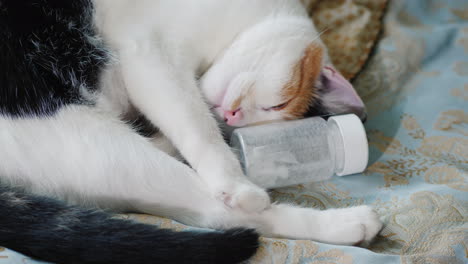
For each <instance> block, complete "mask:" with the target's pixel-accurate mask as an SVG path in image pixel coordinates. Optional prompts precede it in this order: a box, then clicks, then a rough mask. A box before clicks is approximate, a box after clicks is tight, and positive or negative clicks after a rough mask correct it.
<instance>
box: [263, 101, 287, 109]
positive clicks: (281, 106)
mask: <svg viewBox="0 0 468 264" xmlns="http://www.w3.org/2000/svg"><path fill="white" fill-rule="evenodd" d="M288 103H289V101H288V102H286V103H282V104H279V105H275V106H272V107H268V108H263V110H264V111H280V110H283V109H284V108H285V107H286V106H288Z"/></svg>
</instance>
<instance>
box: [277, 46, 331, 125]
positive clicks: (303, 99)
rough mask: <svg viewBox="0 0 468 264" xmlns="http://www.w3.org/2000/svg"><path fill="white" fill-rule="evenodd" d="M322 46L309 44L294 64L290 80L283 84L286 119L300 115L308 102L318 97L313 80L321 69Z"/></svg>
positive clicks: (304, 111) (306, 108)
mask: <svg viewBox="0 0 468 264" xmlns="http://www.w3.org/2000/svg"><path fill="white" fill-rule="evenodd" d="M323 52H324V51H323V48H322V47H321V46H320V45H319V44H316V43H312V44H310V45H309V46H308V47H307V48H306V50H305V53H304V56H303V57H302V59H301V60H300V61H299V62H298V63H297V64H296V66H294V70H293V73H292V78H291V80H290V81H289V82H288V83H287V84H286V85H285V86H284V88H283V93H282V97H283V99H284V101H289V103H288V105H287V106H286V107H285V108H284V110H285V112H286V115H287V116H286V118H287V119H296V118H300V117H302V116H303V115H304V114H305V113H306V112H307V110H308V109H309V106H310V104H311V103H312V102H313V101H314V99H315V98H317V97H318V94H317V91H316V88H315V82H316V81H317V79H318V77H319V75H320V72H321V70H322V62H323Z"/></svg>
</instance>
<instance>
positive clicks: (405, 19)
mask: <svg viewBox="0 0 468 264" xmlns="http://www.w3.org/2000/svg"><path fill="white" fill-rule="evenodd" d="M304 2H306V3H307V4H308V5H309V7H310V10H311V12H315V11H317V10H319V11H320V10H322V11H324V10H325V11H327V13H323V18H324V20H323V21H325V19H331V18H333V17H335V18H336V19H342V18H338V17H339V15H336V14H332V13H333V12H328V11H330V10H328V9H330V8H339V7H342V6H346V7H344V9H343V10H344V11H346V12H349V11H350V10H351V9H352V8H354V7H356V8H357V9H356V10H357V11H356V12H358V13H356V14H358V15H356V16H350V17H349V18H346V17H345V18H344V19H345V20H339V21H342V22H340V23H338V24H334V26H333V27H331V26H330V24H328V25H327V24H326V23H325V22H324V24H319V23H320V22H319V23H318V24H319V27H320V29H321V30H324V29H325V28H327V27H330V30H329V31H327V32H328V33H324V38H325V37H327V38H329V40H326V41H325V42H326V43H327V45H329V46H330V47H331V45H337V47H338V48H333V47H331V48H330V50H331V52H332V58H333V59H334V62H335V63H336V64H337V65H339V66H338V68H339V69H340V70H341V71H343V72H344V73H345V74H346V76H347V77H348V78H354V84H355V87H356V88H357V90H358V92H359V94H360V95H361V96H362V98H363V100H364V101H365V102H366V104H367V107H368V114H369V119H368V122H367V123H366V129H367V133H368V138H369V142H370V163H369V168H368V169H367V171H366V172H365V173H363V174H360V175H354V176H347V177H341V178H338V177H335V178H333V179H332V180H330V181H326V182H321V183H315V184H303V185H298V186H293V187H289V188H283V189H278V190H274V191H272V192H271V196H272V197H273V199H274V200H275V201H283V202H292V203H296V204H299V205H302V206H304V207H313V208H319V209H327V208H336V207H349V206H353V205H361V204H368V205H371V206H373V207H374V208H376V210H377V211H378V213H379V214H380V215H381V217H382V220H383V222H384V228H383V230H382V232H381V233H380V235H379V236H378V237H377V239H376V240H375V241H374V242H373V243H372V244H370V245H369V246H368V247H366V248H364V247H348V246H335V245H328V244H323V243H316V242H313V241H306V240H287V239H276V238H262V239H261V247H260V249H259V251H258V253H257V255H256V256H255V257H254V258H253V259H252V260H251V261H250V262H251V263H262V264H269V263H272V264H300V263H312V264H325V263H336V264H356V263H405V264H406V263H408V264H409V263H421V264H422V263H440V264H442V263H454V264H457V263H459V264H462V263H466V261H467V257H468V253H467V252H468V249H467V241H468V194H467V192H468V182H467V179H468V177H467V172H468V125H467V123H468V112H467V111H468V103H467V100H468V2H467V1H466V0H451V1H445V0H431V1H429V0H411V1H410V0H407V1H403V0H393V1H390V2H389V3H388V6H385V3H386V1H377V0H376V1H365V0H342V1H340V0H336V1H335V0H333V1H332V0H330V1H314V0H311V1H307V0H304ZM324 2H327V3H324ZM367 4H369V6H367V7H366V6H365V5H367ZM363 5H364V6H363ZM369 7H375V11H374V12H370V11H369V10H370V9H369ZM360 8H362V9H363V11H361V12H360V11H359V9H360ZM384 9H385V10H386V14H385V17H384V20H383V21H384V23H383V25H384V30H383V33H382V34H381V36H380V41H379V42H378V44H377V46H376V47H375V48H373V47H374V44H375V43H376V42H375V40H377V36H378V35H379V34H378V31H379V30H378V29H379V21H380V20H379V19H380V16H381V13H382V12H383V11H384ZM314 10H315V11H314ZM379 10H380V11H379ZM375 12H377V13H379V12H380V14H376V13H375ZM327 14H330V15H329V16H328V15H327ZM337 14H338V13H337ZM371 18H373V20H372V19H371ZM314 19H315V18H314ZM346 19H353V21H354V22H353V23H346ZM366 19H367V20H366ZM368 19H371V20H368ZM366 21H367V22H369V21H374V22H373V23H374V24H372V25H369V24H367V22H366ZM375 23H377V24H375ZM351 24H356V25H357V26H355V28H356V31H353V32H354V33H353V34H354V35H353V34H351V33H350V34H351V35H350V36H349V37H348V39H346V37H343V39H342V37H341V36H340V37H338V38H337V39H335V35H334V34H335V32H338V31H339V30H342V31H347V29H345V30H343V28H342V27H347V26H349V27H351V26H350V25H351ZM359 25H361V26H363V25H364V27H361V31H359V30H357V28H359V27H358V26H359ZM365 25H367V26H368V27H366V26H365ZM363 28H365V30H366V31H367V32H364V33H362V30H364V29H363ZM372 29H376V30H375V32H370V31H372ZM337 30H338V31H337ZM359 32H361V34H360V33H359ZM362 34H364V35H362ZM353 36H360V38H359V39H361V42H359V43H364V42H366V43H367V44H365V45H367V46H365V47H362V46H361V44H360V45H358V44H357V43H358V41H357V39H358V38H355V37H353ZM374 38H375V39H374ZM334 40H336V41H335V42H334ZM338 40H339V41H338ZM340 41H341V42H340ZM362 41H364V42H362ZM330 43H332V44H330ZM340 43H343V44H340ZM347 43H348V44H349V46H346V45H347ZM342 45H343V47H345V46H346V49H348V48H349V51H350V52H351V53H349V54H351V55H343V54H340V53H339V52H337V51H336V50H337V49H338V50H340V47H341V46H342ZM361 49H363V50H361ZM341 50H343V49H341ZM369 55H370V56H369ZM346 56H348V57H346ZM368 57H369V58H370V59H369V60H368V59H367V58H368ZM340 60H343V63H340V62H339V61H340ZM346 62H348V63H346ZM363 66H364V68H363V69H362V67H363ZM121 217H123V218H129V219H134V220H137V221H141V222H145V223H150V224H155V225H159V226H161V227H165V228H173V229H176V230H186V229H193V228H191V227H187V226H185V225H182V224H179V223H176V222H174V221H171V220H169V219H164V218H158V217H154V216H148V215H122V216H121ZM6 263H9V264H11V263H22V264H24V263H30V264H33V263H34V264H37V263H39V262H36V261H33V260H31V259H29V258H27V257H25V256H22V255H19V254H17V253H14V252H12V251H10V250H7V249H0V264H6Z"/></svg>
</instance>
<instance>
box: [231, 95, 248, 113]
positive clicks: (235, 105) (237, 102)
mask: <svg viewBox="0 0 468 264" xmlns="http://www.w3.org/2000/svg"><path fill="white" fill-rule="evenodd" d="M244 98H245V96H244V95H241V96H239V97H238V98H237V99H236V100H234V102H233V103H232V105H231V111H236V110H237V109H239V107H240V105H241V103H242V100H244Z"/></svg>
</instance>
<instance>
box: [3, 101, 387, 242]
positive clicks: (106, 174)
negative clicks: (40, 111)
mask: <svg viewBox="0 0 468 264" xmlns="http://www.w3.org/2000/svg"><path fill="white" fill-rule="evenodd" d="M0 127H1V128H2V129H0V145H1V146H2V149H1V151H0V175H1V176H2V182H3V183H10V184H13V185H20V186H22V187H25V188H26V189H27V190H29V191H31V192H33V193H35V194H41V195H47V196H54V197H57V198H59V199H62V200H66V201H68V202H70V203H74V204H80V205H90V206H99V207H102V208H107V209H113V210H119V211H138V212H144V213H151V214H155V215H162V216H167V217H170V218H173V219H176V220H178V221H181V222H183V223H186V224H190V225H194V226H201V227H210V228H217V229H221V228H223V229H226V228H230V227H252V228H257V229H258V230H259V231H260V232H262V233H263V234H265V235H267V236H281V237H288V238H304V239H312V240H317V241H323V242H329V243H337V244H353V243H357V242H359V241H360V240H364V239H370V238H371V237H373V236H374V235H375V234H376V232H377V231H378V229H379V228H380V226H381V225H380V222H379V221H378V219H377V216H376V215H375V213H373V212H372V211H371V210H370V209H369V208H367V207H357V208H348V209H337V210H328V211H318V210H314V209H303V208H297V207H293V206H289V205H272V206H271V207H270V208H268V209H266V210H264V211H262V212H261V213H248V212H246V211H245V210H241V209H239V208H229V207H227V206H226V205H225V204H224V203H223V202H221V201H219V200H217V199H215V198H213V197H212V195H211V193H210V192H209V191H208V189H207V187H206V184H205V183H204V181H203V180H202V179H201V178H200V177H198V175H197V173H196V172H195V171H194V170H193V169H191V168H189V167H188V166H187V165H185V164H183V163H181V162H179V161H177V160H176V159H174V158H172V157H170V156H169V155H167V154H165V153H163V152H162V151H160V150H158V149H156V148H154V146H153V144H152V143H151V142H149V140H148V139H147V138H144V137H142V136H140V135H138V134H137V133H135V132H134V131H133V130H132V129H131V128H130V127H129V126H127V125H125V124H124V123H123V122H121V121H119V120H118V119H117V118H114V117H112V116H109V115H107V114H106V113H102V112H100V111H98V110H96V109H93V108H90V107H70V108H67V109H62V110H61V111H60V112H59V113H57V114H56V115H55V116H53V117H48V118H28V119H18V120H11V119H8V118H0Z"/></svg>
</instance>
